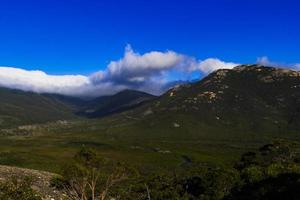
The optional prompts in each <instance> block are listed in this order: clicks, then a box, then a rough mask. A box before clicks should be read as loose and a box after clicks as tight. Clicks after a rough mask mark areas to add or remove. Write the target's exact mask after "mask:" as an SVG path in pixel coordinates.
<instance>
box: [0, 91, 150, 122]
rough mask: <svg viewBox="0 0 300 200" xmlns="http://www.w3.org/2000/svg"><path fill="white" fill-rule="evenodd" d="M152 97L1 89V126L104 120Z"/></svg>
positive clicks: (136, 93)
mask: <svg viewBox="0 0 300 200" xmlns="http://www.w3.org/2000/svg"><path fill="white" fill-rule="evenodd" d="M153 98H154V96H152V95H150V94H147V93H144V92H139V91H132V90H124V91H122V92H119V93H117V94H115V95H111V96H104V97H98V98H96V99H92V100H86V99H82V98H77V97H69V96H63V95H57V94H37V93H33V92H24V91H20V90H14V89H8V88H0V127H10V126H18V125H24V124H34V123H44V122H48V121H57V120H69V119H78V118H80V117H103V116H106V115H110V114H113V113H118V112H122V111H125V110H127V109H130V108H134V107H137V106H139V105H141V104H142V103H144V102H145V101H149V100H151V99H153Z"/></svg>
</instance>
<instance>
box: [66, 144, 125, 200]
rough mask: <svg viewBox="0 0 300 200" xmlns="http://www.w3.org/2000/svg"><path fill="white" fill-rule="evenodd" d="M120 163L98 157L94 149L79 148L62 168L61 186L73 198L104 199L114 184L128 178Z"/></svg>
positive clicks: (82, 199) (76, 199)
mask: <svg viewBox="0 0 300 200" xmlns="http://www.w3.org/2000/svg"><path fill="white" fill-rule="evenodd" d="M127 172H128V170H127V168H126V167H125V166H124V165H122V164H121V163H115V162H113V161H110V160H107V159H104V158H102V157H100V156H99V155H98V154H97V153H96V152H95V151H93V150H91V149H87V148H83V149H81V150H80V151H79V152H78V153H77V154H76V155H75V157H74V160H73V162H71V163H70V164H68V165H67V166H65V167H64V168H63V170H62V175H63V182H64V183H63V187H64V189H65V191H66V192H67V193H68V196H69V197H70V198H71V199H74V200H78V199H80V200H88V199H92V200H104V199H106V198H107V196H108V194H109V191H110V190H111V188H112V187H114V186H115V185H116V184H118V183H120V182H122V181H124V180H126V179H128V173H127Z"/></svg>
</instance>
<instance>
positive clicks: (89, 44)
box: [0, 0, 300, 84]
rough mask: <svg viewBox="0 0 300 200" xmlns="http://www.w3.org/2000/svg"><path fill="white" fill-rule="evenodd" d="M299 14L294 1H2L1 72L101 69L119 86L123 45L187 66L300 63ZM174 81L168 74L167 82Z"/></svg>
mask: <svg viewBox="0 0 300 200" xmlns="http://www.w3.org/2000/svg"><path fill="white" fill-rule="evenodd" d="M299 10H300V2H298V1H296V0H285V1H284V0H281V1H279V0H272V1H267V0H260V1H259V0H243V1H242V0H180V1H179V0H172V1H171V0H147V1H146V0H145V1H144V0H143V1H142V0H101V1H100V0H35V1H34V0H26V1H24V0H19V1H18V0H1V2H0V27H1V31H0V46H1V48H0V66H10V67H17V68H22V69H25V70H41V71H43V72H45V73H47V74H52V75H66V74H81V75H84V76H91V75H93V74H94V73H95V72H99V71H100V72H101V73H102V71H104V73H105V74H106V75H105V76H108V75H107V74H110V76H113V77H114V78H118V81H119V80H120V77H116V74H114V75H112V73H111V72H108V71H109V70H107V69H108V68H109V67H108V66H109V64H110V63H111V62H112V61H118V60H120V59H123V58H124V49H125V47H126V46H127V45H128V44H130V45H131V46H132V51H133V54H135V53H136V54H137V53H139V55H141V56H142V55H144V54H145V53H149V52H153V51H158V52H162V53H166V52H167V51H168V50H170V51H172V52H176V53H177V54H179V55H184V56H188V57H190V58H191V59H184V62H189V63H191V60H192V59H194V60H195V62H198V61H199V60H202V61H203V60H205V59H207V58H218V59H220V60H222V61H226V62H234V63H255V62H256V60H257V58H258V57H262V56H267V57H268V58H269V59H271V60H272V61H274V62H280V63H291V64H294V63H300V37H299V35H300V12H299ZM150 57H151V58H152V57H153V58H154V57H155V58H156V56H155V55H151V56H150ZM179 57H180V56H179ZM125 60H126V59H125ZM187 60H188V61H187ZM142 62H143V61H142ZM192 63H193V64H195V63H194V61H192ZM210 63H211V62H210ZM123 64H124V62H123ZM176 64H178V62H177V63H176ZM204 64H205V63H204ZM206 64H207V63H206ZM116 66H117V67H121V68H122V67H123V66H119V65H116ZM125 67H126V66H125ZM127 67H128V66H127ZM165 67H167V68H168V66H165ZM204 67H205V66H204ZM206 67H207V65H206ZM122 69H123V68H122ZM168 69H169V68H168ZM123 71H124V70H123ZM125 71H126V70H125ZM175 71H176V70H175ZM179 71H180V70H179ZM148 72H149V73H151V74H153V73H154V72H153V71H151V70H150V71H149V70H148ZM101 73H100V74H101ZM127 73H128V70H127ZM101 76H103V75H101ZM138 76H139V77H134V78H133V77H130V78H131V79H130V80H135V81H136V80H141V79H142V78H141V77H140V74H138ZM180 76H183V74H182V73H179V74H178V73H177V72H174V70H173V71H172V72H170V73H168V75H167V76H166V77H171V78H169V79H170V80H173V79H174V80H175V79H176V78H178V79H180ZM93 77H94V76H93ZM174 77H176V78H174ZM189 77H194V76H191V75H189ZM0 78H1V77H0ZM104 79H107V78H104ZM122 84H123V82H122Z"/></svg>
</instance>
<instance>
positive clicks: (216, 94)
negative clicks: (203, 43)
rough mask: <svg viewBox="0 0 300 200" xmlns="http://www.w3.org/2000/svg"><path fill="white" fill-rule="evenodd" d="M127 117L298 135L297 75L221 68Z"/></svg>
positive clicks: (299, 98)
mask: <svg viewBox="0 0 300 200" xmlns="http://www.w3.org/2000/svg"><path fill="white" fill-rule="evenodd" d="M130 114H132V115H135V116H136V117H140V116H141V115H142V116H144V118H146V121H148V122H149V123H150V121H149V119H150V118H151V119H153V120H154V121H168V122H167V123H169V124H170V123H172V122H170V119H172V120H173V121H174V126H180V124H189V125H190V126H194V125H195V126H196V125H197V124H198V125H200V124H202V125H203V124H204V125H207V126H210V127H214V128H222V127H225V128H226V127H227V128H231V129H239V130H249V131H252V132H258V131H260V132H262V131H264V130H268V131H271V132H272V131H273V132H274V133H275V132H276V133H277V132H284V131H289V130H300V72H297V71H293V70H288V69H280V68H274V67H266V66H261V65H241V66H238V67H235V68H234V69H220V70H217V71H215V72H213V73H211V74H210V75H208V76H207V77H205V78H204V79H202V80H200V81H198V82H196V83H192V84H184V85H180V86H177V87H174V88H173V89H171V90H169V91H168V92H166V93H165V94H164V95H162V96H161V97H159V98H158V99H157V100H155V101H154V102H153V103H151V104H148V105H145V106H143V107H142V108H138V109H137V110H136V111H134V112H131V113H130ZM147 118H148V119H147ZM175 122H176V123H175ZM176 124H177V125H176ZM197 131H199V129H198V130H197Z"/></svg>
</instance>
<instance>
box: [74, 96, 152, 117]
mask: <svg viewBox="0 0 300 200" xmlns="http://www.w3.org/2000/svg"><path fill="white" fill-rule="evenodd" d="M155 98H156V97H155V96H153V95H150V94H148V93H145V92H140V91H134V90H123V91H121V92H119V93H117V94H114V95H111V96H102V97H98V98H96V99H93V100H90V101H87V102H86V103H85V105H83V106H82V108H80V111H79V112H78V114H80V115H82V116H86V117H91V118H96V117H103V116H107V115H110V114H114V113H120V112H122V111H125V110H129V109H133V108H136V107H138V106H140V105H142V104H144V103H146V102H149V101H151V100H153V99H155Z"/></svg>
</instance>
